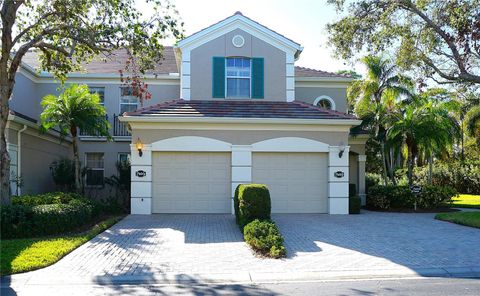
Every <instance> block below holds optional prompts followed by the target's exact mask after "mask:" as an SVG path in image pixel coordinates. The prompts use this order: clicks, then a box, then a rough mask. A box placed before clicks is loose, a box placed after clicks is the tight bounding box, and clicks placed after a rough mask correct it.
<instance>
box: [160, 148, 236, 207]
mask: <svg viewBox="0 0 480 296" xmlns="http://www.w3.org/2000/svg"><path fill="white" fill-rule="evenodd" d="M152 157H153V167H152V170H153V174H152V177H153V180H152V181H153V182H152V184H153V212H154V213H230V212H231V201H230V186H231V185H230V182H231V181H230V180H231V179H230V153H218V152H215V153H202V152H199V153H190V152H156V153H153V155H152Z"/></svg>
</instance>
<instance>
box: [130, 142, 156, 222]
mask: <svg viewBox="0 0 480 296" xmlns="http://www.w3.org/2000/svg"><path fill="white" fill-rule="evenodd" d="M130 149H131V154H130V162H131V167H132V169H131V177H132V181H131V185H132V187H131V199H130V205H131V213H132V214H142V215H150V214H151V213H152V151H151V146H150V145H144V147H143V149H142V156H140V155H139V153H138V150H137V148H136V147H135V144H131V145H130Z"/></svg>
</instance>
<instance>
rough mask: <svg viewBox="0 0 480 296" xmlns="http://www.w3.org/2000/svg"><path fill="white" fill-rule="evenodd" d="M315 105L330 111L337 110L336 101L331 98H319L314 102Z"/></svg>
mask: <svg viewBox="0 0 480 296" xmlns="http://www.w3.org/2000/svg"><path fill="white" fill-rule="evenodd" d="M313 105H315V106H318V107H320V108H324V109H328V110H335V101H334V100H333V99H332V98H330V97H329V96H325V95H324V96H319V97H318V98H316V99H315V101H314V102H313Z"/></svg>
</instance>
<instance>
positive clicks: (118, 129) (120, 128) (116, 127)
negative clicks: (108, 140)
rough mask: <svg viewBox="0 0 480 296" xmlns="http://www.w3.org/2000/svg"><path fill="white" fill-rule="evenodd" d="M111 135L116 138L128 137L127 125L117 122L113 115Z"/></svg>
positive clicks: (115, 116)
mask: <svg viewBox="0 0 480 296" xmlns="http://www.w3.org/2000/svg"><path fill="white" fill-rule="evenodd" d="M113 135H114V136H117V137H130V136H131V134H130V132H129V131H128V129H127V125H126V124H125V123H123V122H121V121H120V120H118V115H115V114H113Z"/></svg>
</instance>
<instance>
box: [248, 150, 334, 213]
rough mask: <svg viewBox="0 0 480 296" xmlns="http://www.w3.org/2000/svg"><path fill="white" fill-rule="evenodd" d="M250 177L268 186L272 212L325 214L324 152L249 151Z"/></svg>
mask: <svg viewBox="0 0 480 296" xmlns="http://www.w3.org/2000/svg"><path fill="white" fill-rule="evenodd" d="M252 158H253V159H252V165H253V166H252V180H253V182H254V183H262V184H266V185H267V186H268V188H269V189H270V197H271V200H272V213H327V212H328V186H327V184H328V183H327V169H328V155H327V153H276V152H275V153H264V152H262V153H259V152H256V153H253V155H252Z"/></svg>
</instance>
